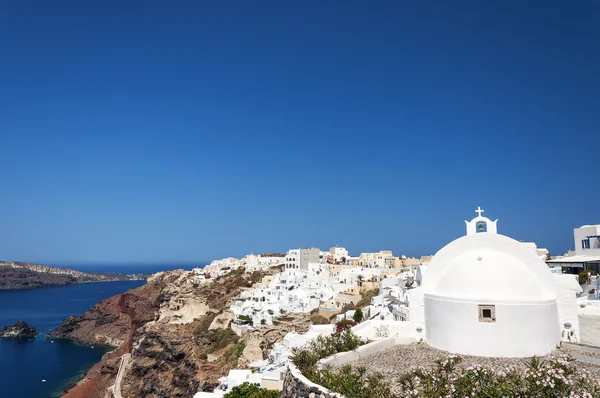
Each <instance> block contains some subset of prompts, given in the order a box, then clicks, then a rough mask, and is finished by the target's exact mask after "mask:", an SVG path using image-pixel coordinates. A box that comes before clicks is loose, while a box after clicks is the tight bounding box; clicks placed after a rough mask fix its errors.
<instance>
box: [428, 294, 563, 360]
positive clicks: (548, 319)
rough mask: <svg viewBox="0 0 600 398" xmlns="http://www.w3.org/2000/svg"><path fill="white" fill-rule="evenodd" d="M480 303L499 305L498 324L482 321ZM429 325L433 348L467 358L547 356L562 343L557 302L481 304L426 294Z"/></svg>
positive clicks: (497, 312) (496, 308)
mask: <svg viewBox="0 0 600 398" xmlns="http://www.w3.org/2000/svg"><path fill="white" fill-rule="evenodd" d="M479 304H485V305H492V304H493V305H495V306H496V307H495V310H496V322H494V323H488V322H479V308H478V305H479ZM425 323H426V324H427V330H426V340H427V342H428V343H429V344H430V345H432V346H433V347H436V348H439V349H442V350H446V351H450V352H452V353H459V354H464V355H477V356H487V357H529V356H533V355H546V354H548V353H550V352H551V351H552V350H553V349H554V348H556V345H557V344H558V342H559V341H560V332H559V328H558V324H559V320H558V309H557V305H556V301H555V300H548V301H547V302H526V301H523V302H508V301H505V302H493V301H492V302H490V301H489V300H486V301H484V302H479V301H475V300H466V299H465V300H462V301H459V300H450V299H448V298H439V297H435V296H432V295H429V294H426V295H425Z"/></svg>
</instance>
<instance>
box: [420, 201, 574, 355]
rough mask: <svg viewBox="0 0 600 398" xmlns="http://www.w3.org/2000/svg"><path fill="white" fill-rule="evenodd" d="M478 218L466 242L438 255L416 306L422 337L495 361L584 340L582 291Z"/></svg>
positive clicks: (458, 242) (451, 245) (469, 228)
mask: <svg viewBox="0 0 600 398" xmlns="http://www.w3.org/2000/svg"><path fill="white" fill-rule="evenodd" d="M476 212H477V213H478V216H477V217H475V218H474V219H473V220H471V221H465V223H466V227H467V234H466V236H463V237H461V238H458V239H456V240H454V241H453V242H451V243H449V244H448V245H446V246H445V247H443V248H442V249H441V250H440V251H438V252H437V253H436V254H435V256H434V257H433V259H432V261H431V263H430V264H429V266H428V267H427V274H426V276H425V277H424V279H423V284H422V286H421V287H420V288H419V289H418V290H420V292H415V293H416V294H415V295H414V298H415V299H416V301H417V302H414V301H413V300H412V298H411V304H410V311H411V319H413V315H414V316H415V318H416V323H417V324H418V323H421V325H419V326H420V327H419V328H418V329H417V330H419V332H421V331H422V332H421V333H422V337H424V338H425V340H426V341H427V342H428V343H429V344H430V345H431V346H433V347H436V348H439V349H442V350H446V351H450V352H453V353H459V354H464V355H477V356H489V357H527V356H533V355H545V354H548V353H549V352H551V351H552V350H553V349H554V348H556V346H557V345H558V344H560V341H561V339H563V340H567V339H568V340H573V341H575V340H577V339H578V335H579V331H578V329H579V325H578V320H577V304H576V297H575V293H574V291H573V290H575V289H571V290H569V289H568V288H567V289H566V288H565V287H564V286H565V284H564V283H561V282H560V279H561V277H562V276H555V275H553V274H552V273H551V271H550V269H549V268H548V266H547V265H546V264H545V263H544V261H542V260H541V259H540V258H539V256H538V255H537V254H536V253H535V251H534V250H531V248H529V247H527V246H525V245H523V244H521V242H518V241H516V240H514V239H512V238H509V237H507V236H504V235H500V234H498V233H497V221H498V220H496V221H491V220H490V219H488V218H486V217H483V216H482V215H481V213H482V212H483V210H481V209H479V208H478V209H477V210H476ZM569 281H570V279H569ZM415 290H417V289H415ZM413 304H414V307H413ZM413 312H414V313H413ZM419 320H420V321H421V322H419ZM565 333H566V334H565Z"/></svg>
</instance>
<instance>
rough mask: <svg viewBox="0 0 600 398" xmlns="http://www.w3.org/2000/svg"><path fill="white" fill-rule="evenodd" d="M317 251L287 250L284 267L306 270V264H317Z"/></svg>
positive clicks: (312, 249)
mask: <svg viewBox="0 0 600 398" xmlns="http://www.w3.org/2000/svg"><path fill="white" fill-rule="evenodd" d="M319 255H320V251H319V249H316V248H314V247H312V248H309V249H293V250H288V252H287V254H286V255H285V267H286V268H291V269H303V270H306V269H308V263H318V262H319Z"/></svg>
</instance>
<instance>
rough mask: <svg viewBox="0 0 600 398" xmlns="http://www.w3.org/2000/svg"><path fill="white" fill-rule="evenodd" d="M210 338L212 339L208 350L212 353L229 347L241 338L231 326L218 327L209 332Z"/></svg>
mask: <svg viewBox="0 0 600 398" xmlns="http://www.w3.org/2000/svg"><path fill="white" fill-rule="evenodd" d="M208 337H209V339H210V340H211V341H212V343H211V344H210V346H209V347H208V349H207V352H208V353H209V354H210V353H212V352H215V351H217V350H220V349H222V348H225V347H227V346H228V345H229V344H232V343H237V342H238V340H239V339H240V338H239V337H238V336H237V334H235V332H234V331H233V330H231V328H227V329H218V330H216V331H215V330H211V333H210V334H209V336H208Z"/></svg>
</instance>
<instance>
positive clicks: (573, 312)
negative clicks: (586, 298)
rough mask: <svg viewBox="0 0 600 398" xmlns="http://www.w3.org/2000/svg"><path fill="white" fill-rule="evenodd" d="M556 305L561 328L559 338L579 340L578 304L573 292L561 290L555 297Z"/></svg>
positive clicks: (572, 340)
mask: <svg viewBox="0 0 600 398" xmlns="http://www.w3.org/2000/svg"><path fill="white" fill-rule="evenodd" d="M556 303H557V305H558V319H559V325H560V330H561V340H562V341H567V342H575V343H578V342H579V318H578V316H577V315H578V312H579V308H578V304H577V298H576V297H575V293H573V292H571V291H563V292H561V293H559V294H558V296H557V298H556Z"/></svg>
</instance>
